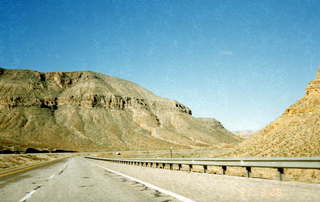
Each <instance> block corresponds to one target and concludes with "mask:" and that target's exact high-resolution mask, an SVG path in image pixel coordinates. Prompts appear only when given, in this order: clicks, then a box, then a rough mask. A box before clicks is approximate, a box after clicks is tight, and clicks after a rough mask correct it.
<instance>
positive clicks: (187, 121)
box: [0, 68, 241, 151]
mask: <svg viewBox="0 0 320 202" xmlns="http://www.w3.org/2000/svg"><path fill="white" fill-rule="evenodd" d="M240 141H241V138H239V137H237V136H235V135H234V134H232V133H231V132H229V131H227V130H226V129H225V128H224V127H223V126H222V124H221V123H220V122H218V121H216V120H215V119H204V118H195V117H193V116H192V112H191V110H190V109H189V108H188V107H186V106H184V105H183V104H181V103H179V102H177V101H173V100H169V99H165V98H161V97H159V96H156V95H154V94H153V93H152V92H150V91H148V90H146V89H144V88H142V87H140V86H138V85H137V84H134V83H132V82H129V81H126V80H122V79H118V78H114V77H111V76H107V75H103V74H100V73H94V72H90V71H83V72H49V73H41V72H37V71H32V70H9V69H4V68H1V69H0V150H1V149H2V150H15V151H16V150H18V151H23V150H26V149H27V148H30V147H31V148H36V149H39V150H49V151H50V150H56V149H64V150H75V151H93V150H145V149H168V148H169V147H173V148H192V147H210V146H215V145H219V144H237V143H239V142H240Z"/></svg>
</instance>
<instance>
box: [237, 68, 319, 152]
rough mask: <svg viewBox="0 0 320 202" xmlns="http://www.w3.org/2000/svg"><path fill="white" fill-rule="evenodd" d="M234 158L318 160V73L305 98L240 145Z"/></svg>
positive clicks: (307, 89)
mask: <svg viewBox="0 0 320 202" xmlns="http://www.w3.org/2000/svg"><path fill="white" fill-rule="evenodd" d="M232 155H234V156H319V155H320V72H318V73H317V77H316V80H314V81H311V82H310V83H309V86H308V87H307V88H306V95H305V96H304V97H303V98H302V99H300V100H299V101H297V102H296V103H295V104H293V105H291V106H290V107H289V108H288V109H286V110H285V112H284V113H283V114H282V115H281V116H280V117H279V118H278V119H276V120H275V121H273V122H272V123H271V124H269V125H268V126H267V127H265V128H264V129H263V130H261V131H259V132H258V135H255V136H254V137H252V138H249V139H248V140H246V141H244V142H243V143H241V144H240V145H239V147H238V149H237V152H235V153H233V154H232Z"/></svg>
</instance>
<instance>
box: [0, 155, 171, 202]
mask: <svg viewBox="0 0 320 202" xmlns="http://www.w3.org/2000/svg"><path fill="white" fill-rule="evenodd" d="M0 201H1V202H13V201H16V202H17V201H28V202H29V201H30V202H42V201H46V202H51V201H52V202H57V201H68V202H69V201H70V202H72V201H77V202H91V201H95V202H100V201H142V202H143V201H161V202H164V201H177V200H176V199H175V198H173V197H171V196H168V195H165V194H163V193H161V192H159V191H157V190H154V189H151V188H149V187H147V186H145V185H143V184H141V183H138V182H135V181H132V180H129V179H127V178H125V177H123V176H119V175H117V174H114V173H112V172H110V171H108V170H106V169H104V168H102V167H101V166H100V167H99V166H97V165H96V164H94V163H91V162H90V161H89V160H86V159H84V158H71V159H67V160H64V161H61V162H58V163H56V164H53V165H48V166H46V167H42V168H37V169H34V170H30V171H27V172H24V173H20V174H16V175H12V176H7V177H2V178H0Z"/></svg>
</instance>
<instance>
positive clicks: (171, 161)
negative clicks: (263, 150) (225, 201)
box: [86, 157, 320, 180]
mask: <svg viewBox="0 0 320 202" xmlns="http://www.w3.org/2000/svg"><path fill="white" fill-rule="evenodd" d="M86 158H89V159H95V160H103V161H110V162H115V163H122V164H129V165H138V166H147V167H148V166H149V167H154V166H155V167H156V168H165V167H166V165H169V169H170V170H172V169H173V165H177V166H178V170H181V169H182V165H187V166H188V168H189V169H188V170H189V171H190V172H191V171H192V168H193V166H194V165H198V166H202V167H203V172H204V173H207V171H208V166H219V167H221V169H222V174H223V175H225V174H226V171H227V168H228V167H245V168H246V176H247V177H251V174H252V172H251V170H252V169H251V168H252V167H262V168H275V169H277V172H278V179H279V180H283V176H284V169H285V168H300V169H320V157H292V158H287V157H273V158H161V159H160V158H159V159H143V158H132V159H121V158H97V157H86Z"/></svg>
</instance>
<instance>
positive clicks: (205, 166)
mask: <svg viewBox="0 0 320 202" xmlns="http://www.w3.org/2000/svg"><path fill="white" fill-rule="evenodd" d="M203 172H204V173H207V172H208V166H207V165H203Z"/></svg>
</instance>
